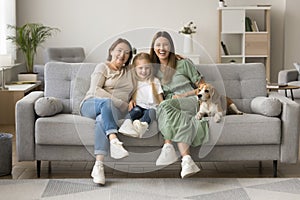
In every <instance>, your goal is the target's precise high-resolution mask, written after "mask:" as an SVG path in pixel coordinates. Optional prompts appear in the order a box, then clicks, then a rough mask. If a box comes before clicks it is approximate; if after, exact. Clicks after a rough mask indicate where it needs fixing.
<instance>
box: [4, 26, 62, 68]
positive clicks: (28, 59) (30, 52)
mask: <svg viewBox="0 0 300 200" xmlns="http://www.w3.org/2000/svg"><path fill="white" fill-rule="evenodd" d="M8 28H11V29H14V30H15V31H16V35H13V36H8V37H7V40H11V41H12V42H13V43H14V44H15V45H16V47H17V48H18V49H20V50H21V52H22V54H23V56H24V58H25V63H26V69H27V73H34V72H33V65H34V59H35V55H36V52H37V48H38V47H39V46H40V45H41V44H42V43H44V42H45V41H46V39H47V38H49V37H51V36H52V35H53V34H54V33H55V32H56V31H59V29H57V28H51V27H49V26H45V25H43V24H39V23H28V24H25V25H23V26H21V27H17V26H12V25H8Z"/></svg>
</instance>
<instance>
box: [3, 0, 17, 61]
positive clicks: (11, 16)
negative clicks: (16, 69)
mask: <svg viewBox="0 0 300 200" xmlns="http://www.w3.org/2000/svg"><path fill="white" fill-rule="evenodd" d="M8 24H10V25H16V1H15V0H0V54H9V55H12V57H13V59H15V58H16V51H15V47H14V45H13V44H12V43H11V42H10V41H7V40H6V36H7V35H8V34H9V35H12V34H14V32H13V30H8V29H7V25H8Z"/></svg>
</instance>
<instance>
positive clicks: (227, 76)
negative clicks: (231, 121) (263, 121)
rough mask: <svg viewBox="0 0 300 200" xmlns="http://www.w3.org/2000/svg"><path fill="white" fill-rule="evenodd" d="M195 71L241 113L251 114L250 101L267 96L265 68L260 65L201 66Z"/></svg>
mask: <svg viewBox="0 0 300 200" xmlns="http://www.w3.org/2000/svg"><path fill="white" fill-rule="evenodd" d="M197 69H198V71H199V72H200V73H202V74H203V75H204V79H205V81H206V82H208V83H211V84H213V85H214V86H215V87H216V89H217V90H218V92H219V93H220V94H222V95H226V96H228V97H230V98H231V99H232V100H233V101H234V103H235V104H236V106H237V107H238V108H239V109H240V110H241V111H243V112H247V113H252V111H251V106H250V105H251V101H252V99H253V98H254V97H257V96H264V97H265V96H267V89H266V75H265V67H264V65H263V64H262V63H247V64H215V65H214V64H201V65H197Z"/></svg>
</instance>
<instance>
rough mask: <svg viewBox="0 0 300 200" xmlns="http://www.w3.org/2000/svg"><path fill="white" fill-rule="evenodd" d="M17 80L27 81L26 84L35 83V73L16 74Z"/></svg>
mask: <svg viewBox="0 0 300 200" xmlns="http://www.w3.org/2000/svg"><path fill="white" fill-rule="evenodd" d="M18 80H19V81H24V82H26V81H28V82H31V81H32V82H35V81H37V73H33V74H30V73H23V74H22V73H20V74H18Z"/></svg>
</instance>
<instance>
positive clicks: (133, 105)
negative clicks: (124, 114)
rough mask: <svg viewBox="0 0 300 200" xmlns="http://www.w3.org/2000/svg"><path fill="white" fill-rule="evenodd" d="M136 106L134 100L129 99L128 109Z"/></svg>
mask: <svg viewBox="0 0 300 200" xmlns="http://www.w3.org/2000/svg"><path fill="white" fill-rule="evenodd" d="M135 106H136V103H135V101H134V100H131V101H130V102H129V104H128V111H131V110H132V108H133V107H135Z"/></svg>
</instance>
